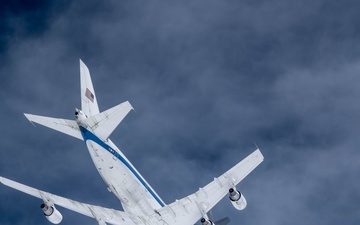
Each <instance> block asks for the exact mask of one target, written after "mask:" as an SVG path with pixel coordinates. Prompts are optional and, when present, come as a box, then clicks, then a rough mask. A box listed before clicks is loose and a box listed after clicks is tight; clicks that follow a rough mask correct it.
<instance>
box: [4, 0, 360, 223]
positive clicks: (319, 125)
mask: <svg viewBox="0 0 360 225" xmlns="http://www.w3.org/2000/svg"><path fill="white" fill-rule="evenodd" d="M7 4H8V6H5V5H4V4H3V3H1V5H0V13H1V14H0V15H1V17H2V20H1V24H0V29H1V33H2V35H1V38H0V51H1V55H0V60H1V64H2V66H1V67H0V74H1V75H0V83H1V88H0V103H1V105H2V107H1V109H2V110H1V116H2V118H6V119H5V121H4V122H3V124H2V126H1V127H0V129H1V133H2V134H3V136H2V141H1V151H0V172H1V176H5V177H8V178H10V179H14V180H18V181H20V182H23V183H26V184H28V185H31V186H34V187H38V188H41V189H43V190H46V191H49V192H53V193H55V194H59V195H62V196H65V197H70V198H73V199H75V200H79V201H83V202H89V203H93V204H98V205H104V206H107V207H113V208H119V207H120V204H119V202H118V201H117V200H116V198H115V197H114V196H113V195H112V194H111V193H108V192H107V190H106V187H105V185H104V184H103V182H102V180H101V178H100V177H99V176H98V174H97V172H96V170H95V168H94V167H93V165H92V162H91V159H90V157H89V155H88V153H87V150H86V147H85V145H84V144H83V143H81V142H79V141H78V140H74V139H72V138H71V137H66V136H64V135H61V134H59V133H56V132H55V131H49V130H48V129H46V128H43V127H39V126H38V127H37V128H36V129H35V128H34V127H32V125H31V124H30V123H28V121H27V120H26V118H25V117H24V116H23V115H22V113H23V112H29V113H34V114H40V115H49V116H54V117H64V118H72V117H73V110H74V108H75V107H79V105H80V101H79V67H78V59H79V58H81V59H83V60H84V61H85V63H86V64H87V65H88V67H89V68H90V72H91V74H92V78H93V81H94V86H95V89H96V94H97V97H98V101H99V103H100V109H101V110H105V109H107V108H109V107H111V106H113V105H115V104H118V103H120V102H122V101H125V100H130V102H131V103H132V105H133V106H134V108H135V109H136V113H131V114H130V115H129V116H128V117H127V118H126V119H125V121H124V122H123V123H122V124H121V126H120V127H119V128H118V129H117V130H116V131H115V132H114V133H113V135H112V140H113V141H114V143H116V144H117V145H118V146H119V147H120V148H121V149H122V150H123V152H124V153H125V154H126V155H127V156H128V158H129V159H130V160H131V161H132V163H133V164H134V165H135V166H136V167H137V169H138V170H139V171H140V172H141V173H142V175H143V176H144V177H145V178H146V179H147V181H148V182H149V183H150V184H151V185H152V186H153V188H154V189H155V190H157V192H158V194H159V195H160V196H162V198H163V199H164V200H165V202H167V203H170V202H172V201H174V200H175V199H176V198H181V197H183V196H185V195H188V194H190V193H192V192H194V191H195V190H197V188H198V187H199V186H203V185H205V184H206V183H207V182H209V181H210V180H212V179H213V177H214V176H218V175H220V174H221V173H223V172H224V171H226V170H227V169H228V168H230V167H231V166H232V165H234V164H235V163H237V162H238V161H240V160H241V159H242V158H243V157H245V156H246V155H247V154H249V153H250V152H251V151H252V150H253V149H254V146H253V141H255V142H256V143H257V144H258V145H259V146H260V148H261V149H262V151H263V153H264V155H265V161H264V163H263V164H262V165H261V166H260V167H259V168H258V169H257V170H256V171H254V173H253V174H251V175H250V176H249V177H248V178H247V179H245V180H244V181H243V182H242V183H241V184H240V185H239V188H240V189H241V190H242V191H243V192H244V194H245V196H246V197H247V199H248V202H249V207H248V208H247V209H246V210H245V211H243V212H237V211H236V210H234V209H233V208H232V206H231V204H229V202H228V201H227V200H223V201H222V202H221V203H220V204H219V205H218V206H217V207H216V208H215V209H214V214H215V216H216V217H219V218H220V217H221V216H225V215H229V216H230V217H231V219H232V221H233V223H242V224H268V225H271V224H277V225H278V224H289V223H291V224H306V223H311V224H330V225H331V224H339V223H340V222H342V223H346V224H358V221H359V220H360V218H359V215H358V213H357V212H356V209H357V208H358V206H359V203H358V202H359V195H358V194H357V190H358V189H359V188H358V187H359V185H360V183H359V182H358V181H357V174H359V168H360V167H359V162H358V160H357V158H358V156H359V153H358V151H357V146H358V145H359V141H358V138H357V134H358V133H359V128H358V127H359V126H358V122H357V121H360V119H359V116H358V115H359V111H360V110H359V106H358V104H357V101H358V99H359V95H360V91H359V89H358V88H357V86H358V85H357V84H358V83H359V78H358V76H357V75H358V72H359V70H360V69H359V66H358V62H359V49H360V48H359V44H358V39H359V34H360V32H359V28H358V27H359V22H358V21H360V20H359V15H358V12H357V11H358V10H357V9H358V8H359V3H358V2H356V1H350V0H349V1H341V2H339V1H317V2H313V1H301V2H296V1H281V0H277V1H272V2H266V1H257V0H255V1H254V0H252V1H242V2H239V1H228V2H227V3H226V4H225V3H224V2H219V1H197V2H194V1H182V2H177V3H167V2H162V1H152V2H146V1H127V2H117V1H107V2H102V1H86V2H85V1H76V2H64V3H56V2H54V1H46V2H42V1H35V2H32V3H25V2H24V3H22V2H19V3H18V4H14V3H10V2H8V3H7ZM29 4H30V5H29ZM59 4H60V5H59ZM0 194H1V199H2V201H1V204H0V212H1V215H2V216H1V217H0V223H1V224H4V225H7V224H12V225H14V224H16V225H19V224H39V223H46V222H47V221H46V220H45V219H44V218H43V216H42V214H41V211H40V210H39V209H38V205H40V203H41V202H39V201H38V200H37V199H33V198H31V197H28V196H26V195H23V194H21V193H18V192H16V191H13V190H10V189H8V188H6V187H1V188H0ZM62 213H63V214H64V217H65V219H64V221H63V222H62V224H64V225H66V224H74V223H86V224H96V221H95V220H91V219H88V218H84V217H83V216H81V215H77V214H75V213H72V212H69V211H68V210H65V209H64V210H62Z"/></svg>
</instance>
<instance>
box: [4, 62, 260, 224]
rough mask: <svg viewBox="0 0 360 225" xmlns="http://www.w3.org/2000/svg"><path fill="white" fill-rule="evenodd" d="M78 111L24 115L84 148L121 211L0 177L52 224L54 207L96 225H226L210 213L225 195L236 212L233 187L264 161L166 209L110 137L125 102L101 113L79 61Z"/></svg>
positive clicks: (56, 219) (254, 160)
mask: <svg viewBox="0 0 360 225" xmlns="http://www.w3.org/2000/svg"><path fill="white" fill-rule="evenodd" d="M80 87H81V110H80V109H75V119H74V120H69V119H61V118H52V117H45V116H38V115H32V114H27V113H25V114H24V115H25V116H26V118H27V119H28V120H29V121H30V122H31V123H37V124H40V125H43V126H46V127H48V128H51V129H54V130H57V131H59V132H62V133H65V134H67V135H70V136H72V137H75V138H77V139H80V140H82V141H84V142H85V144H86V146H87V148H88V151H89V153H90V156H91V159H92V161H93V163H94V165H95V167H96V169H97V171H98V172H99V174H100V176H101V177H102V179H103V180H104V182H105V184H106V186H107V188H108V190H109V191H110V192H112V193H113V194H114V195H115V196H116V197H117V198H118V199H119V200H120V202H121V206H122V209H123V211H120V210H115V209H110V208H105V207H101V206H96V205H90V204H86V203H81V202H77V201H74V200H71V199H67V198H64V197H61V196H58V195H54V194H51V193H48V192H45V191H42V190H38V189H35V188H32V187H29V186H26V185H24V184H21V183H18V182H15V181H12V180H9V179H7V178H4V177H1V176H0V182H1V183H2V184H4V185H6V186H9V187H11V188H13V189H16V190H18V191H21V192H24V193H26V194H29V195H32V196H34V197H36V198H39V199H41V200H42V201H43V203H42V204H41V205H40V208H41V210H42V212H43V214H44V216H45V217H46V218H47V219H48V220H49V221H50V222H51V223H53V224H59V223H60V222H61V221H62V219H63V216H62V214H61V213H60V212H59V211H58V209H57V208H56V206H60V207H63V208H67V209H69V210H72V211H75V212H77V213H80V214H83V215H85V216H88V217H92V218H94V219H95V220H96V221H97V222H98V224H99V225H106V224H107V223H108V224H114V225H170V224H171V225H191V224H195V223H197V222H198V221H199V220H200V222H201V224H202V225H215V224H216V225H226V224H228V223H229V222H230V220H229V218H228V217H226V218H224V219H222V220H219V221H218V222H213V219H212V216H211V209H212V208H213V207H214V206H215V205H216V204H217V203H218V202H219V201H220V200H221V199H223V198H224V197H225V196H226V195H228V196H229V200H230V202H231V203H232V205H233V206H234V207H235V209H237V210H243V209H244V208H245V207H246V205H247V202H246V199H245V197H244V195H242V194H241V192H240V191H238V190H237V189H236V185H237V184H238V183H239V182H240V181H242V180H243V179H244V178H245V177H246V176H247V175H248V174H249V173H250V172H252V171H253V170H254V169H255V168H256V167H257V166H258V165H259V164H260V163H261V162H262V161H263V160H264V157H263V155H262V153H261V152H260V150H259V148H258V147H257V149H256V150H255V151H254V152H252V153H251V154H250V155H248V156H247V157H246V158H245V159H243V160H242V161H240V162H239V163H237V164H236V165H235V166H233V167H232V168H231V169H229V170H228V171H226V172H225V173H224V174H222V175H221V176H219V177H216V178H214V180H213V181H211V182H210V183H209V184H207V185H206V186H204V187H202V188H199V190H198V191H196V192H195V193H192V194H190V195H188V196H186V197H184V198H182V199H180V200H176V201H174V202H172V203H171V204H165V203H164V201H163V200H162V199H161V198H160V197H159V195H158V194H157V193H156V192H155V191H154V190H153V188H152V187H151V186H150V185H149V184H148V183H147V182H146V180H145V179H144V178H143V177H142V176H141V174H140V173H139V172H138V171H137V170H136V169H135V167H134V166H133V165H132V164H131V162H130V161H129V160H128V159H127V158H126V156H125V155H124V154H123V153H122V152H121V151H120V149H119V148H117V147H116V146H115V144H114V143H113V142H112V141H111V140H110V138H109V136H110V135H111V133H112V132H113V131H114V129H115V128H116V127H117V126H118V125H119V124H120V123H121V121H122V120H123V119H124V118H125V116H126V115H127V114H128V113H129V112H130V111H131V110H134V109H133V107H132V106H131V104H130V103H129V102H128V101H126V102H123V103H121V104H119V105H117V106H115V107H112V108H110V109H108V110H106V111H103V112H100V111H99V107H98V103H97V98H96V95H95V91H94V87H93V84H92V81H91V77H90V72H89V69H88V67H87V66H86V65H85V64H84V62H83V61H82V60H81V59H80Z"/></svg>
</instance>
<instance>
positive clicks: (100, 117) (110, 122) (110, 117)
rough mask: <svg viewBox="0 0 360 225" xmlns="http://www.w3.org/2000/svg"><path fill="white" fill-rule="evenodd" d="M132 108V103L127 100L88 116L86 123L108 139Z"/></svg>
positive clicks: (104, 138)
mask: <svg viewBox="0 0 360 225" xmlns="http://www.w3.org/2000/svg"><path fill="white" fill-rule="evenodd" d="M132 109H133V107H132V106H131V104H130V103H129V102H128V101H126V102H123V103H121V104H119V105H117V106H114V107H112V108H110V109H108V110H106V111H104V112H102V113H100V114H97V115H94V116H91V117H90V118H87V119H86V120H85V121H84V123H85V124H86V125H88V126H89V127H90V128H92V130H93V132H94V134H95V135H97V136H98V137H99V138H100V139H102V140H106V139H107V138H108V137H109V136H110V134H111V133H112V132H113V131H114V130H115V128H116V127H117V126H118V125H119V124H120V122H121V121H122V120H123V119H124V118H125V116H126V115H127V114H128V113H129V112H130V111H131V110H132Z"/></svg>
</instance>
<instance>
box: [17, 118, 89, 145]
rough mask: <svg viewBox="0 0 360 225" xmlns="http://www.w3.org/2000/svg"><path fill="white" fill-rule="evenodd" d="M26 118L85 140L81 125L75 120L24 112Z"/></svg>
mask: <svg viewBox="0 0 360 225" xmlns="http://www.w3.org/2000/svg"><path fill="white" fill-rule="evenodd" d="M24 115H25V116H26V118H27V119H28V120H29V121H30V122H35V123H38V124H40V125H43V126H45V127H48V128H51V129H53V130H57V131H59V132H62V133H64V134H67V135H70V136H73V137H75V138H78V139H80V140H83V137H82V136H81V133H80V130H79V126H78V124H77V123H76V121H75V120H67V119H60V118H52V117H45V116H37V115H32V114H27V113H24Z"/></svg>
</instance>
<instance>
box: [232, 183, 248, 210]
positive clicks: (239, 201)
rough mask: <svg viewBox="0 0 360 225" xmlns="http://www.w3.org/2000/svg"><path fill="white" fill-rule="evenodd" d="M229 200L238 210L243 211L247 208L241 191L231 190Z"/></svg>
mask: <svg viewBox="0 0 360 225" xmlns="http://www.w3.org/2000/svg"><path fill="white" fill-rule="evenodd" d="M229 198H230V200H231V203H232V204H233V206H234V207H235V209H237V210H243V209H245V208H246V205H247V202H246V199H245V197H244V195H242V194H241V193H240V192H239V191H237V190H236V189H235V188H230V189H229Z"/></svg>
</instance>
